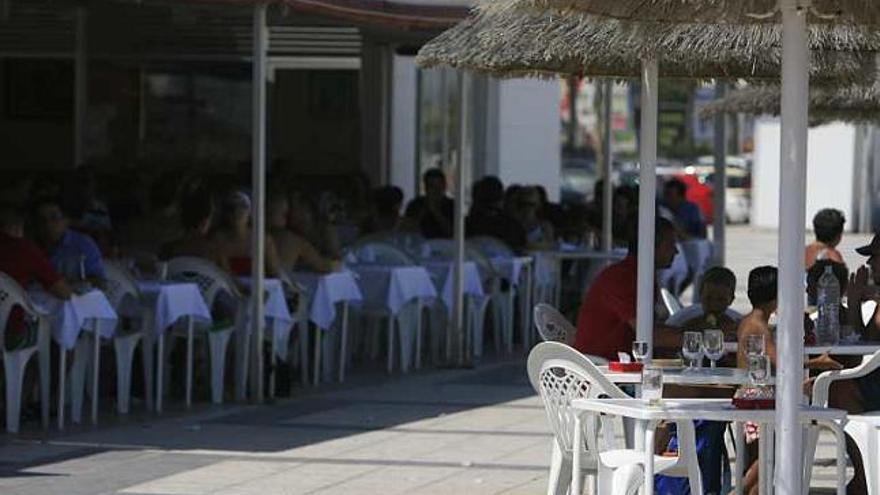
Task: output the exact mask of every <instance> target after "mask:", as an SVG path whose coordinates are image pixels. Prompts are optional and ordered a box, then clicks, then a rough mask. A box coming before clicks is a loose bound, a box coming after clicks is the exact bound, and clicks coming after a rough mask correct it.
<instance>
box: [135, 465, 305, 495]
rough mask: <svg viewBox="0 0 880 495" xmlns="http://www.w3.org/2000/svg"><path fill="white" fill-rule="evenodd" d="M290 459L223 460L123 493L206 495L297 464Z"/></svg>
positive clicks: (270, 474)
mask: <svg viewBox="0 0 880 495" xmlns="http://www.w3.org/2000/svg"><path fill="white" fill-rule="evenodd" d="M296 466H297V464H295V463H288V462H255V461H221V462H217V463H214V464H211V465H210V466H205V467H202V468H198V469H193V470H190V471H186V472H183V473H180V474H175V475H173V476H168V477H165V478H160V479H157V480H154V481H150V482H147V483H143V484H139V485H135V486H131V487H128V488H126V489H124V490H122V491H121V493H138V494H155V495H206V494H209V493H213V492H216V491H219V490H222V489H225V488H228V487H232V486H236V485H240V484H246V483H247V482H249V481H252V480H257V479H265V478H267V477H270V476H272V475H273V474H276V473H278V472H280V471H284V470H288V469H292V468H294V467H296Z"/></svg>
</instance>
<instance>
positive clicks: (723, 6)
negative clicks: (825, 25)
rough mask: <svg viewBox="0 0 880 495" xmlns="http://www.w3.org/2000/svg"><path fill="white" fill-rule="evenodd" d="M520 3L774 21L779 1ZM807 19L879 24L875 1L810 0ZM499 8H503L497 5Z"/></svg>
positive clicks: (634, 15)
mask: <svg viewBox="0 0 880 495" xmlns="http://www.w3.org/2000/svg"><path fill="white" fill-rule="evenodd" d="M518 3H520V4H522V5H529V6H533V7H536V8H539V9H546V8H549V7H553V8H562V9H571V10H580V11H583V12H587V13H590V14H596V15H602V16H608V17H615V18H618V19H628V20H638V21H673V22H746V23H755V22H767V21H773V22H776V21H778V20H779V17H780V16H779V6H778V5H779V2H778V0H521V1H520V2H518ZM810 5H811V6H810V7H809V11H810V16H809V22H835V23H839V22H854V23H859V24H878V23H880V2H876V1H875V0H811V2H810ZM497 8H499V9H501V8H504V6H503V5H498V7H497Z"/></svg>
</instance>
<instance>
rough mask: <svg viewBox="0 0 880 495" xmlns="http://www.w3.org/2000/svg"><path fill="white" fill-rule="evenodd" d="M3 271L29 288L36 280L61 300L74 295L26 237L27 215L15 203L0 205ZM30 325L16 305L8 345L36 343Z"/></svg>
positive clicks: (0, 267)
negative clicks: (25, 223) (25, 222)
mask: <svg viewBox="0 0 880 495" xmlns="http://www.w3.org/2000/svg"><path fill="white" fill-rule="evenodd" d="M0 272H3V273H5V274H6V275H9V276H10V277H12V278H13V279H15V281H16V282H18V284H19V285H21V286H22V287H23V288H25V289H27V288H28V287H29V286H30V285H31V284H33V283H35V282H36V283H39V284H40V286H42V288H43V289H44V290H45V291H46V292H48V293H50V294H52V295H53V296H55V297H57V298H59V299H69V298H70V287H68V286H67V283H66V282H65V281H64V279H63V278H62V277H61V275H59V274H58V272H56V271H55V269H54V268H52V264H51V263H50V262H49V260H48V259H47V258H46V255H45V254H43V252H42V251H41V250H40V248H38V247H37V246H36V245H35V244H34V243H32V242H31V241H29V240H27V239H25V238H24V215H23V214H22V213H21V211H20V210H19V209H18V208H17V207H16V206H15V205H12V204H9V203H4V204H0ZM32 330H34V329H32V328H29V327H28V326H27V325H26V322H25V320H24V314H23V313H22V310H21V308H14V309H13V310H12V312H11V313H10V315H9V319H8V321H7V325H6V335H5V344H6V349H7V350H14V349H17V348H19V347H22V346H26V345H30V344H32V343H33V340H31V339H33V338H35V337H36V335H35V334H33V333H32Z"/></svg>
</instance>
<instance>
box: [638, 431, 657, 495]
mask: <svg viewBox="0 0 880 495" xmlns="http://www.w3.org/2000/svg"><path fill="white" fill-rule="evenodd" d="M641 423H642V425H643V426H644V428H645V436H644V439H645V440H644V445H643V446H642V448H643V449H644V455H645V479H644V483H643V484H642V495H654V436H655V433H656V432H655V431H654V425H651V424H648V422H647V421H645V422H641Z"/></svg>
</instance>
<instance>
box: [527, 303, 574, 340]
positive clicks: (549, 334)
mask: <svg viewBox="0 0 880 495" xmlns="http://www.w3.org/2000/svg"><path fill="white" fill-rule="evenodd" d="M534 316H535V327H537V328H538V335H540V336H541V340H543V341H544V342H562V343H563V344H566V345H573V344H574V337H575V335H576V334H577V328H575V326H574V325H572V324H571V322H569V321H568V319H567V318H566V317H565V316H564V315H563V314H562V313H560V312H559V311H557V310H556V308H554V307H553V306H550V305H549V304H546V303H540V304H536V305H535V309H534Z"/></svg>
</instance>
